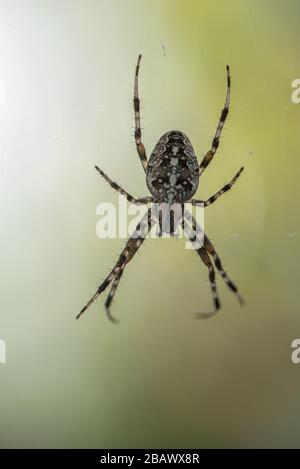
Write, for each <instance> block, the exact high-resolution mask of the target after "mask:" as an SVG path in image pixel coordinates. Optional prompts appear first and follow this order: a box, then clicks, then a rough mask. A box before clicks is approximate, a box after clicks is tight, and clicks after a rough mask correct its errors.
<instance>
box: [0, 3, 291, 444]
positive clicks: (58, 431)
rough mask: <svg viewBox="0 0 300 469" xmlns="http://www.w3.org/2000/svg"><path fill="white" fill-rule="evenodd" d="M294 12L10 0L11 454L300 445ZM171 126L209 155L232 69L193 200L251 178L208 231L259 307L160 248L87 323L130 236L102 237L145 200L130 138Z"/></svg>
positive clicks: (5, 320)
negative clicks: (226, 105) (217, 138)
mask: <svg viewBox="0 0 300 469" xmlns="http://www.w3.org/2000/svg"><path fill="white" fill-rule="evenodd" d="M299 14H300V1H299V0H290V1H289V2H285V1H283V0H272V1H271V0H266V1H264V2H260V1H258V0H230V1H229V2H219V1H217V0H210V1H203V0H194V1H193V0H185V1H183V0H180V1H179V0H178V1H176V0H143V1H138V0H106V1H104V0H84V1H83V0H64V1H59V0H54V1H53V0H43V1H42V2H40V1H38V0H25V1H24V0H19V1H17V0H13V1H8V0H1V1H0V91H1V93H0V101H1V102H0V157H1V166H0V171H1V180H0V187H1V197H0V204H1V218H0V221H1V231H0V232H1V246H2V251H1V278H2V280H1V315H0V338H2V339H5V341H6V344H7V364H6V365H0V387H1V394H0V422H1V424H0V425H1V429H0V445H1V447H36V448H37V447H72V448H79V447H112V448H114V447H124V448H131V447H133V448H134V447H146V448H149V447H161V448H166V447H198V448H202V447H203V448H210V447H291V446H294V447H300V401H299V395H300V365H298V366H297V365H294V364H292V362H291V358H290V356H291V351H292V350H291V342H292V340H293V339H294V338H297V337H300V308H299V286H298V285H299V278H298V276H299V262H300V259H299V257H300V256H299V235H300V221H299V209H298V204H299V170H300V154H299V153H300V149H299V139H300V137H299V116H300V104H299V105H296V104H293V103H292V102H291V92H292V88H291V83H292V80H294V79H296V78H300V62H299V46H298V44H299V39H300V36H299ZM139 53H142V54H143V62H142V67H141V75H140V94H141V98H142V117H143V128H144V132H143V140H144V143H145V145H146V148H147V150H148V154H150V153H151V151H152V149H153V147H154V145H155V143H156V141H157V140H158V138H159V137H160V135H161V134H162V133H164V132H165V131H167V130H169V129H172V128H175V129H180V130H182V131H184V132H185V133H186V134H187V135H188V136H189V138H190V139H191V141H192V143H193V145H194V148H195V150H196V152H197V155H198V158H199V160H200V159H201V157H202V156H203V155H204V154H205V152H206V151H207V150H208V149H209V147H210V143H211V139H212V137H213V134H214V131H215V128H216V125H217V122H218V118H219V114H220V109H221V108H222V106H223V102H224V98H225V86H226V80H225V65H226V64H227V63H228V64H230V66H231V71H232V102H231V112H230V117H229V119H228V122H227V124H226V127H225V130H224V132H223V136H222V142H221V146H220V151H219V152H218V154H217V155H216V157H215V159H214V162H213V163H212V164H211V166H210V167H209V169H208V170H207V171H206V172H205V174H204V176H203V179H201V184H200V186H199V191H198V193H197V195H198V196H199V197H201V198H207V197H208V196H210V195H212V194H213V193H214V192H215V191H217V190H218V189H219V188H220V187H222V186H223V185H224V184H225V183H226V182H228V181H229V180H230V179H231V178H232V176H233V175H234V174H235V172H236V171H237V170H238V169H239V168H240V166H242V165H244V166H245V168H246V169H245V172H244V173H243V175H242V177H241V178H240V180H239V182H238V183H237V184H236V186H235V187H234V188H233V189H232V191H231V192H230V193H227V194H226V195H224V196H223V197H222V198H221V199H220V200H219V201H218V202H217V203H216V204H215V205H213V206H212V207H209V209H207V210H206V214H205V215H206V217H205V228H206V230H207V233H208V235H209V236H210V238H211V239H212V240H213V241H214V243H215V245H216V248H217V250H218V252H219V253H220V255H221V257H222V260H223V262H224V266H225V267H226V269H227V270H228V272H229V274H230V275H231V276H232V278H233V279H234V280H235V282H236V283H237V284H238V286H239V288H240V291H241V293H242V294H243V296H244V297H245V299H246V301H247V305H246V306H245V307H244V308H243V309H241V308H240V307H239V305H238V303H237V301H236V299H235V298H234V296H233V295H232V293H231V292H230V291H229V290H228V289H227V288H226V286H225V285H224V283H223V281H222V279H221V278H220V277H219V276H218V286H219V292H220V296H221V301H222V304H223V308H222V310H221V312H220V314H219V315H218V316H216V317H214V318H213V319H211V320H209V321H204V322H201V321H196V320H195V319H194V317H193V313H195V312H196V311H207V310H208V309H210V308H211V293H210V287H209V283H208V280H207V270H206V268H205V266H204V265H203V264H202V263H201V262H200V260H199V258H198V256H197V255H196V254H195V253H193V252H192V251H189V250H186V249H185V248H184V241H182V240H149V241H147V242H146V243H145V246H143V248H141V250H140V252H139V253H138V254H137V255H136V257H135V258H134V260H133V261H132V262H131V263H130V264H129V265H128V266H127V268H126V271H125V274H124V276H123V279H122V282H121V285H120V287H119V290H118V292H117V295H116V298H115V302H114V304H113V313H114V315H115V316H116V317H118V318H119V319H120V320H121V323H120V324H119V325H118V326H115V325H113V324H111V323H110V322H109V321H108V320H107V319H106V316H105V312H104V306H103V304H104V298H105V295H104V297H103V298H100V299H99V301H98V302H97V303H96V304H95V305H94V306H93V307H92V308H91V309H90V310H88V312H87V313H86V315H85V316H84V317H82V319H81V320H80V321H75V315H76V314H77V313H78V312H79V310H80V309H81V307H82V306H83V304H84V303H85V302H86V301H87V300H88V299H89V297H90V296H91V295H92V294H93V293H94V291H95V290H96V288H97V286H98V284H99V283H100V281H101V279H103V278H104V276H105V275H106V274H107V272H108V271H109V269H110V268H111V267H112V266H113V264H114V262H115V261H116V259H117V256H118V254H119V253H120V252H121V250H122V248H123V246H124V244H125V240H124V239H117V240H100V239H98V238H97V237H96V231H95V229H96V223H97V220H98V217H97V216H96V206H97V205H98V204H99V203H100V202H101V201H106V202H117V201H118V196H117V194H115V193H114V191H113V190H112V189H110V188H109V187H108V186H107V185H106V183H105V182H104V181H103V180H101V179H100V177H99V176H98V175H97V173H96V172H95V170H94V164H96V163H97V164H99V166H101V167H102V168H103V169H104V170H105V171H106V172H107V173H108V174H109V175H110V176H111V177H112V178H113V179H115V180H116V181H118V182H119V183H120V184H121V185H122V186H123V187H124V188H125V189H127V190H128V191H129V192H130V193H132V194H133V195H135V196H144V195H147V194H148V191H147V188H146V184H145V179H144V174H143V170H142V167H141V164H140V162H139V160H138V156H137V154H136V151H135V145H134V139H133V110H132V93H133V76H134V66H135V63H136V59H137V56H138V54H139Z"/></svg>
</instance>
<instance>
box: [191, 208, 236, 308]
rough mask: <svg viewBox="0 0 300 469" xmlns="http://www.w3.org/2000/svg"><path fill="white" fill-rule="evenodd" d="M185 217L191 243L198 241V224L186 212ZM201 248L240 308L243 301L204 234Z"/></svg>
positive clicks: (201, 231)
mask: <svg viewBox="0 0 300 469" xmlns="http://www.w3.org/2000/svg"><path fill="white" fill-rule="evenodd" d="M185 217H186V220H187V221H188V223H190V224H191V226H192V236H193V237H194V239H193V240H192V241H195V240H196V237H197V239H199V236H200V235H201V234H202V235H203V230H202V229H201V227H200V226H199V224H198V223H197V222H196V220H195V218H194V217H193V216H192V215H191V214H190V213H189V212H188V211H187V210H186V212H185ZM196 235H197V236H196ZM198 245H199V241H198ZM203 247H204V249H205V250H206V252H207V253H208V254H209V255H210V256H212V258H213V261H214V264H215V266H216V268H217V270H218V271H219V272H220V274H221V276H222V278H223V280H224V281H225V283H226V285H227V286H228V288H229V289H230V290H231V291H232V292H233V293H234V294H235V295H236V297H237V299H238V301H239V303H240V305H241V306H242V305H243V304H244V300H243V298H242V297H241V295H240V294H239V292H238V289H237V287H236V285H235V284H234V283H233V281H232V280H231V279H230V278H229V277H228V275H227V273H226V272H225V270H224V268H223V265H222V262H221V259H220V257H219V256H218V254H217V252H216V250H215V248H214V246H213V244H212V242H211V241H210V239H209V238H208V237H207V236H206V234H204V238H203Z"/></svg>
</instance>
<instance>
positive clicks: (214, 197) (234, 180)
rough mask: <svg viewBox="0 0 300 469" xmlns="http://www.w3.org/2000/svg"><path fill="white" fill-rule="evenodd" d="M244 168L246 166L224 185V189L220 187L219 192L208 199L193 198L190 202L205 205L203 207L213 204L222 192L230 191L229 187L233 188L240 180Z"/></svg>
mask: <svg viewBox="0 0 300 469" xmlns="http://www.w3.org/2000/svg"><path fill="white" fill-rule="evenodd" d="M243 170H244V167H243V166H242V167H241V169H240V170H239V171H238V172H237V173H236V175H235V176H234V178H233V179H232V180H231V181H230V182H229V183H228V184H225V186H224V187H222V189H220V190H219V191H218V192H216V193H215V194H214V195H212V196H211V197H210V198H209V199H207V200H198V199H192V200H191V201H190V203H191V204H192V205H203V207H207V206H208V205H211V204H213V203H214V202H215V201H216V200H217V199H218V198H219V197H220V196H221V195H222V194H224V193H225V192H227V191H229V189H231V188H232V186H233V184H234V183H235V182H236V181H237V180H238V178H239V177H240V175H241V174H242V172H243Z"/></svg>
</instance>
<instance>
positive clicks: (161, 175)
mask: <svg viewBox="0 0 300 469" xmlns="http://www.w3.org/2000/svg"><path fill="white" fill-rule="evenodd" d="M146 178H147V185H148V188H149V191H150V192H151V194H152V195H153V197H154V199H155V200H156V201H157V202H165V203H167V204H172V203H175V202H178V203H183V202H186V201H188V200H189V199H190V198H191V197H192V196H193V195H194V194H195V192H196V190H197V188H198V183H199V165H198V161H197V158H196V155H195V152H194V150H193V147H192V145H191V142H190V141H189V139H188V137H187V136H186V135H185V134H184V133H183V132H180V131H178V130H171V131H169V132H167V133H165V134H164V135H163V136H162V137H161V138H160V139H159V141H158V142H157V144H156V146H155V148H154V150H153V152H152V154H151V156H150V158H149V161H148V166H147V174H146Z"/></svg>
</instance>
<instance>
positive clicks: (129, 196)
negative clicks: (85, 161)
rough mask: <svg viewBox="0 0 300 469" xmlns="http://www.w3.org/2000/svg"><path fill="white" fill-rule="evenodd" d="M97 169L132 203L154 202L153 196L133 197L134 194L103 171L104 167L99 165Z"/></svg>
mask: <svg viewBox="0 0 300 469" xmlns="http://www.w3.org/2000/svg"><path fill="white" fill-rule="evenodd" d="M95 168H96V170H97V171H98V173H100V174H101V176H102V177H103V178H104V179H105V181H106V182H108V184H109V185H110V186H111V187H112V188H113V189H115V190H116V191H118V192H119V193H120V194H122V195H124V197H126V199H127V200H128V202H130V203H131V204H137V205H142V204H149V203H150V202H153V197H150V196H149V197H142V198H140V199H136V198H135V197H132V195H130V194H128V192H126V191H125V190H124V189H123V188H122V187H121V186H119V184H117V183H116V182H114V181H112V180H111V179H110V178H109V177H108V176H107V174H105V173H104V171H102V169H100V168H99V167H98V166H95Z"/></svg>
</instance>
